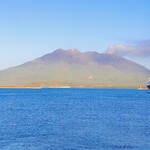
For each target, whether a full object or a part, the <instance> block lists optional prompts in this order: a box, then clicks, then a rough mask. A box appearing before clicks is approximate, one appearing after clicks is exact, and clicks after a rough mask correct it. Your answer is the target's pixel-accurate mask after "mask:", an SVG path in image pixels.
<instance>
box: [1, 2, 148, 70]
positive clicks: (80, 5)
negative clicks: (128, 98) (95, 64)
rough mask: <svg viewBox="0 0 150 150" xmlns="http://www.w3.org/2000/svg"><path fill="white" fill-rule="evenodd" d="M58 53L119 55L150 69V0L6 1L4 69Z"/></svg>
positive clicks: (2, 62)
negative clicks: (79, 52)
mask: <svg viewBox="0 0 150 150" xmlns="http://www.w3.org/2000/svg"><path fill="white" fill-rule="evenodd" d="M58 48H62V49H72V48H75V49H78V50H79V51H81V52H85V51H97V52H99V53H103V52H109V53H110V52H111V53H117V54H120V55H121V56H123V57H126V58H128V59H131V60H133V61H135V62H137V63H139V64H141V65H144V66H145V67H147V68H149V69H150V0H13V1H12V0H0V70H2V69H5V68H8V67H12V66H16V65H19V64H22V63H24V62H27V61H30V60H33V59H35V58H37V57H40V56H42V55H45V54H47V53H50V52H52V51H54V50H56V49H58Z"/></svg>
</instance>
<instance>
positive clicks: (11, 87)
mask: <svg viewBox="0 0 150 150" xmlns="http://www.w3.org/2000/svg"><path fill="white" fill-rule="evenodd" d="M44 88H60V89H61V88H71V89H137V90H149V89H148V88H146V87H145V88H136V87H109V88H108V87H86V86H85V87H79V86H77V87H75V86H73V87H70V86H62V87H61V86H59V87H57V86H56V87H55V86H54V87H40V86H36V87H34V86H0V89H44Z"/></svg>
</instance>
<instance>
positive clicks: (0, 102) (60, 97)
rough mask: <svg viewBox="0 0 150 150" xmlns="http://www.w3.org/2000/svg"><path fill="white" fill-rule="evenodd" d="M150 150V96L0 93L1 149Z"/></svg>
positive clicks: (117, 92) (86, 91) (65, 91)
mask: <svg viewBox="0 0 150 150" xmlns="http://www.w3.org/2000/svg"><path fill="white" fill-rule="evenodd" d="M130 149H131V150H150V92H149V91H139V90H125V89H42V90H40V89H39V90H31V89H30V90H29V89H26V90H22V89H10V90H8V89H1V90H0V150H130Z"/></svg>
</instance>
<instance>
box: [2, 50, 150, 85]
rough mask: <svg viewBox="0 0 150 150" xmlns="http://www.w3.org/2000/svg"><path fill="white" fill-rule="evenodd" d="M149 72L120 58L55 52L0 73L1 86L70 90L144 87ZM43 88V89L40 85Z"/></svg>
mask: <svg viewBox="0 0 150 150" xmlns="http://www.w3.org/2000/svg"><path fill="white" fill-rule="evenodd" d="M149 75H150V70H149V69H147V68H145V67H144V66H141V65H139V64H137V63H134V62H132V61H130V60H127V59H125V58H123V57H121V56H119V55H116V54H110V53H98V52H84V53H82V52H80V51H78V50H77V49H69V50H63V49H57V50H55V51H53V52H51V53H48V54H46V55H44V56H42V57H39V58H37V59H34V60H32V61H29V62H26V63H24V64H22V65H19V66H15V67H11V68H8V69H6V70H2V71H0V85H9V86H10V85H13V86H14V85H15V86H18V85H31V83H35V82H38V83H41V82H44V83H45V82H47V83H49V84H46V85H47V86H48V85H49V87H51V85H50V83H54V81H55V82H58V83H61V86H62V85H63V84H62V83H65V85H66V83H69V86H74V87H75V86H76V87H77V86H83V87H97V86H98V85H99V86H102V85H104V86H106V85H109V86H110V85H111V87H137V86H139V85H143V86H144V85H145V84H146V82H147V78H148V76H149ZM43 86H44V85H43Z"/></svg>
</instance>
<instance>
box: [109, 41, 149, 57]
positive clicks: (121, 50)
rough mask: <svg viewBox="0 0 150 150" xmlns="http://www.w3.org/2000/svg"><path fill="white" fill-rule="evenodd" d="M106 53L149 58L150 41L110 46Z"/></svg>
mask: <svg viewBox="0 0 150 150" xmlns="http://www.w3.org/2000/svg"><path fill="white" fill-rule="evenodd" d="M107 53H114V54H118V55H120V56H127V57H128V56H129V57H146V56H150V40H147V41H141V42H138V43H136V45H135V46H131V45H112V46H110V47H109V48H108V50H107Z"/></svg>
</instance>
